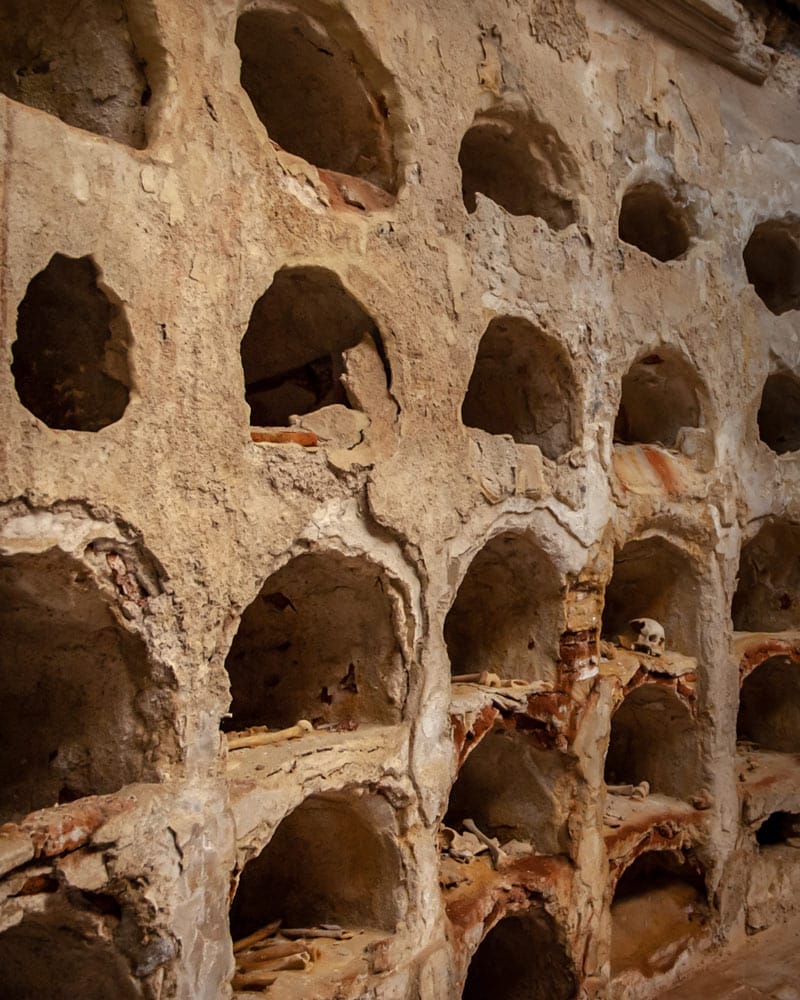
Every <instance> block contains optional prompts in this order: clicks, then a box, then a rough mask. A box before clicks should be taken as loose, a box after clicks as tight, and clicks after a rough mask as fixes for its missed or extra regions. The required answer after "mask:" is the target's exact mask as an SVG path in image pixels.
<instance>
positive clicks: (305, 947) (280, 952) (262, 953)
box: [236, 938, 317, 969]
mask: <svg viewBox="0 0 800 1000" xmlns="http://www.w3.org/2000/svg"><path fill="white" fill-rule="evenodd" d="M304 951H307V952H308V953H309V954H310V955H311V957H312V958H316V957H317V956H316V955H315V949H314V948H312V946H311V945H310V944H309V943H308V941H306V940H305V939H304V938H300V939H299V940H297V941H265V942H263V944H257V945H255V946H254V947H253V948H251V949H250V948H249V949H248V950H247V951H243V952H238V953H237V956H236V965H237V968H240V969H244V968H250V967H252V966H255V965H259V966H260V965H261V963H262V962H266V961H267V959H271V958H286V957H287V956H289V955H300V954H301V953H302V952H304Z"/></svg>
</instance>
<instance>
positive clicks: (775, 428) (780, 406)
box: [758, 371, 800, 455]
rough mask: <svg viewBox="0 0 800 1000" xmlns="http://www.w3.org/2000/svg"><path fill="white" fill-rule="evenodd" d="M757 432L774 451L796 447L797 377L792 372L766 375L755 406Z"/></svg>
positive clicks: (799, 440)
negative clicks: (756, 411) (758, 404)
mask: <svg viewBox="0 0 800 1000" xmlns="http://www.w3.org/2000/svg"><path fill="white" fill-rule="evenodd" d="M758 434H759V437H760V438H761V440H762V441H763V442H764V444H765V445H766V446H767V447H768V448H770V449H771V450H772V451H774V452H776V453H777V454H778V455H785V454H786V453H787V452H791V451H798V450H800V379H799V378H798V377H797V376H796V375H795V374H794V373H793V372H788V371H780V372H773V373H772V374H771V375H769V376H768V377H767V380H766V382H765V383H764V390H763V392H762V394H761V405H760V406H759V408H758Z"/></svg>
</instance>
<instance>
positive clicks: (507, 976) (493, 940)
mask: <svg viewBox="0 0 800 1000" xmlns="http://www.w3.org/2000/svg"><path fill="white" fill-rule="evenodd" d="M577 986H578V984H577V979H576V976H575V967H574V965H573V963H572V961H571V960H570V958H569V956H568V955H567V953H566V950H565V948H564V945H563V943H562V941H561V936H560V935H559V933H558V928H557V926H556V923H555V921H554V920H553V918H552V917H551V916H550V914H549V913H547V912H546V911H544V910H537V911H532V912H529V913H524V914H513V915H512V916H508V917H504V918H503V919H502V920H501V921H500V922H499V923H497V924H495V926H494V927H493V928H492V929H491V930H490V931H489V933H488V934H487V935H486V937H485V938H484V939H483V941H481V943H480V945H479V946H478V950H477V951H476V952H475V954H474V955H473V956H472V961H471V962H470V964H469V971H468V973H467V981H466V983H465V984H464V992H463V993H462V994H461V996H462V1000H486V998H487V997H492V1000H572V998H573V997H574V996H575V994H576V991H577Z"/></svg>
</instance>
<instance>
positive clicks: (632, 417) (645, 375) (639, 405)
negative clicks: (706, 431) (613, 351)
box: [614, 349, 703, 448]
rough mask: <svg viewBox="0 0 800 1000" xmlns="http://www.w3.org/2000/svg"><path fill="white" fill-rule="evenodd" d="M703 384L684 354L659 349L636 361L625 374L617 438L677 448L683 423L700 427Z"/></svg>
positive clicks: (617, 423)
mask: <svg viewBox="0 0 800 1000" xmlns="http://www.w3.org/2000/svg"><path fill="white" fill-rule="evenodd" d="M702 395H703V394H702V385H701V382H700V379H699V378H698V376H697V372H696V371H695V370H694V368H693V367H692V365H690V364H689V362H688V361H687V360H686V359H685V358H684V357H683V356H682V355H680V354H677V353H675V352H673V351H665V350H663V349H658V350H657V351H654V352H653V353H650V354H647V355H646V356H645V357H642V358H640V359H639V360H638V361H636V362H634V364H632V365H631V367H630V368H629V369H628V371H627V373H626V374H625V375H624V376H623V378H622V393H621V397H620V403H619V411H618V412H617V419H616V421H615V423H614V440H615V441H618V442H620V443H621V444H660V445H663V446H664V447H665V448H674V447H675V446H676V445H677V443H678V434H679V431H680V430H681V428H683V427H699V426H700V422H701V417H702V406H701V399H702Z"/></svg>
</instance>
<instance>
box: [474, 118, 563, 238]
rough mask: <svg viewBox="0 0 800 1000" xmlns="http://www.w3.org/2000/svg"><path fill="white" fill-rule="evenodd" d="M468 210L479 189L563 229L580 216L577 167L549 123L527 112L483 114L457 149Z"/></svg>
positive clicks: (510, 208) (516, 210)
mask: <svg viewBox="0 0 800 1000" xmlns="http://www.w3.org/2000/svg"><path fill="white" fill-rule="evenodd" d="M458 163H459V166H460V167H461V190H462V195H463V198H464V205H465V206H466V209H467V211H468V212H470V213H472V212H474V211H475V209H476V195H477V194H478V193H480V194H482V195H485V196H486V197H487V198H490V199H491V200H492V201H493V202H495V204H497V205H500V207H501V208H504V209H505V210H506V211H507V212H509V213H510V214H511V215H532V216H536V217H537V218H540V219H543V220H544V221H545V222H546V223H547V224H548V226H549V227H550V228H551V229H555V230H560V229H565V228H566V227H567V226H569V225H570V224H572V223H573V222H577V220H578V200H577V188H578V183H579V175H578V166H577V162H576V160H575V158H574V157H573V156H572V154H571V153H570V152H569V150H568V149H567V147H566V145H565V144H564V143H563V142H562V140H561V139H560V138H559V136H558V133H557V132H556V130H555V129H554V128H552V127H551V126H550V125H546V124H545V123H544V122H541V121H539V120H538V119H536V118H535V117H534V116H533V115H531V114H527V113H524V112H517V111H511V110H504V109H501V108H498V109H495V110H494V111H491V112H486V113H483V114H478V115H476V116H475V119H474V121H473V123H472V125H470V127H469V129H468V130H467V132H466V133H465V134H464V138H463V139H462V140H461V148H460V150H459V153H458Z"/></svg>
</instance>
